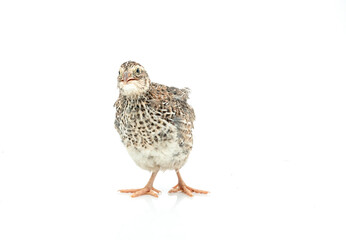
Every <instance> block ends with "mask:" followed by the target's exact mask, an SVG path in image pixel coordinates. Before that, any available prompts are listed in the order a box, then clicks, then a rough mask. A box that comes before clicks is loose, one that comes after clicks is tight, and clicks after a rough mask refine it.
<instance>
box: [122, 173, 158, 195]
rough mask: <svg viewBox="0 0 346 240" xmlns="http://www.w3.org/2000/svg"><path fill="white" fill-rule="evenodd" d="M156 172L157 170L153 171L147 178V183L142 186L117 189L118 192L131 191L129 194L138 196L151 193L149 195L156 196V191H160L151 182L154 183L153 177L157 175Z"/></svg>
mask: <svg viewBox="0 0 346 240" xmlns="http://www.w3.org/2000/svg"><path fill="white" fill-rule="evenodd" d="M157 172H158V171H156V172H153V174H152V175H151V177H150V179H149V182H148V183H147V185H145V187H144V188H139V189H123V190H119V192H122V193H133V194H132V195H131V197H139V196H142V195H151V196H154V197H158V195H157V194H156V193H160V191H159V190H157V189H156V188H154V187H153V183H154V180H155V177H156V175H157ZM155 192H156V193H155Z"/></svg>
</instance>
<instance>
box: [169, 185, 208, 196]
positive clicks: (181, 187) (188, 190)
mask: <svg viewBox="0 0 346 240" xmlns="http://www.w3.org/2000/svg"><path fill="white" fill-rule="evenodd" d="M176 192H183V193H185V194H186V195H189V196H190V197H193V194H192V193H193V192H195V193H201V194H207V193H209V192H208V191H204V190H199V189H195V188H192V187H189V186H187V185H186V184H185V183H178V184H177V185H175V186H174V187H173V188H172V189H171V190H170V191H169V193H176Z"/></svg>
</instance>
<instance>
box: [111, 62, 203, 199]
mask: <svg viewBox="0 0 346 240" xmlns="http://www.w3.org/2000/svg"><path fill="white" fill-rule="evenodd" d="M118 88H119V90H120V93H119V97H118V99H117V101H116V102H115V104H114V106H115V107H116V114H115V122H114V124H115V128H116V130H117V131H118V133H119V135H120V137H121V140H122V142H123V144H124V145H125V147H126V149H127V151H128V153H129V154H130V156H131V157H132V159H133V160H134V161H135V163H136V164H137V165H138V166H139V167H141V168H143V169H145V170H149V171H150V172H152V175H151V177H150V179H149V181H148V183H147V184H146V186H145V187H144V188H140V189H125V190H120V192H123V193H133V194H132V197H138V196H141V195H146V194H147V195H152V196H154V197H158V195H157V193H159V192H160V191H159V190H157V189H155V188H154V187H153V183H154V180H155V177H156V175H157V173H158V171H160V170H175V171H176V173H177V176H178V184H177V185H176V186H174V187H173V188H172V189H171V190H170V191H169V192H170V193H173V192H180V191H181V192H183V193H185V194H187V195H189V196H191V197H192V196H193V194H192V193H193V192H195V193H203V194H206V193H208V192H207V191H203V190H198V189H194V188H191V187H189V186H187V185H186V184H185V182H184V181H183V179H182V177H181V175H180V172H179V169H180V168H181V167H183V165H184V164H185V163H186V161H187V158H188V157H189V154H190V152H191V149H192V144H193V137H192V129H193V122H194V120H195V113H194V111H193V108H192V107H191V106H190V105H189V104H188V103H187V99H188V95H189V89H188V88H184V89H179V88H175V87H167V86H165V85H162V84H157V83H153V82H151V81H150V79H149V76H148V74H147V72H146V71H145V69H144V68H143V66H141V65H140V64H138V63H136V62H133V61H128V62H125V63H123V64H122V65H121V66H120V70H119V76H118Z"/></svg>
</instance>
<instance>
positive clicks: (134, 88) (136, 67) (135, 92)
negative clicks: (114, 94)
mask: <svg viewBox="0 0 346 240" xmlns="http://www.w3.org/2000/svg"><path fill="white" fill-rule="evenodd" d="M149 86H150V79H149V76H148V74H147V72H146V71H145V69H144V67H143V66H142V65H140V64H139V63H136V62H133V61H127V62H124V63H123V64H122V65H121V66H120V69H119V76H118V88H119V90H120V94H122V95H125V96H140V95H142V94H145V93H146V92H147V91H148V90H149Z"/></svg>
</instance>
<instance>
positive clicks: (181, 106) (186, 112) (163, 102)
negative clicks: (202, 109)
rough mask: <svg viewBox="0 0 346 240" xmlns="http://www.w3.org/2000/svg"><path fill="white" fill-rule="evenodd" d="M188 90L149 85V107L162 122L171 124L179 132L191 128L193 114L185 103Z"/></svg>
mask: <svg viewBox="0 0 346 240" xmlns="http://www.w3.org/2000/svg"><path fill="white" fill-rule="evenodd" d="M189 93H190V90H189V89H188V88H183V89H179V88H176V87H167V86H165V85H162V84H157V83H151V86H150V90H149V99H150V101H151V103H150V105H151V106H152V107H153V108H154V109H155V111H156V112H158V114H159V115H160V117H161V118H163V119H164V120H166V121H168V122H170V123H172V124H173V125H175V126H176V127H177V128H178V129H180V130H184V131H185V130H189V131H191V130H192V128H193V122H194V120H195V112H194V110H193V108H192V107H191V106H190V105H189V104H188V103H187V99H188V98H189Z"/></svg>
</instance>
